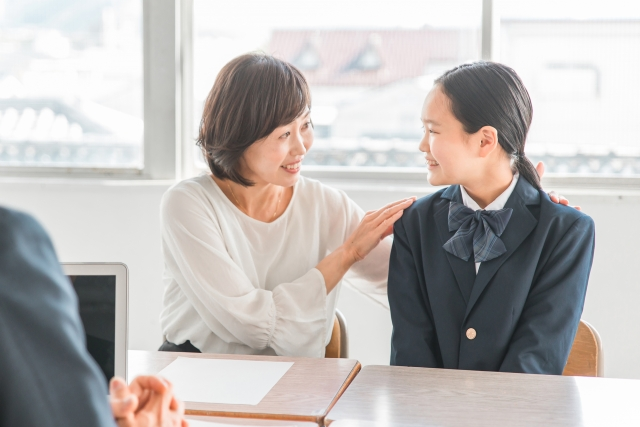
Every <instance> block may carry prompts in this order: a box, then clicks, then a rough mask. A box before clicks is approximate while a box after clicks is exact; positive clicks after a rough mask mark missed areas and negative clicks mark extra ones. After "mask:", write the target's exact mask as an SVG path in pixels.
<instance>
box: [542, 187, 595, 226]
mask: <svg viewBox="0 0 640 427" xmlns="http://www.w3.org/2000/svg"><path fill="white" fill-rule="evenodd" d="M538 221H539V222H540V223H548V224H549V225H550V226H553V227H554V228H556V229H558V231H560V230H562V229H568V228H570V227H572V226H574V225H576V224H580V225H583V226H586V227H588V228H593V226H594V221H593V219H592V218H591V217H590V216H589V215H587V214H586V213H584V212H582V211H579V210H577V209H575V208H574V207H572V206H565V205H561V204H559V203H555V202H553V201H551V199H550V198H549V195H548V194H547V193H545V192H544V191H542V190H541V191H540V216H539V218H538Z"/></svg>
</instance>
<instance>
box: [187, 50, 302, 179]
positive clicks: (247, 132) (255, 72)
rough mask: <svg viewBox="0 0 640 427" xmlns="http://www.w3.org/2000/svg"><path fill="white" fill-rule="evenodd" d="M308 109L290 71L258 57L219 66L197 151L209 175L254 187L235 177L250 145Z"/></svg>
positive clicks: (274, 60)
mask: <svg viewBox="0 0 640 427" xmlns="http://www.w3.org/2000/svg"><path fill="white" fill-rule="evenodd" d="M307 107H309V108H311V94H310V92H309V86H308V85H307V81H306V80H305V78H304V76H303V75H302V73H301V72H300V71H299V70H298V69H297V68H296V67H294V66H293V65H291V64H289V63H287V62H285V61H282V60H280V59H277V58H274V57H273V56H270V55H265V54H262V53H250V54H246V55H242V56H239V57H237V58H235V59H233V60H232V61H231V62H229V63H228V64H227V65H225V66H224V67H223V68H222V70H220V73H219V74H218V77H216V81H215V83H214V84H213V88H212V89H211V92H209V96H208V97H207V100H206V102H205V105H204V111H203V113H202V121H201V122H200V131H199V134H198V140H197V143H198V145H199V146H200V147H201V148H202V152H203V154H204V157H205V159H206V161H207V163H208V164H209V169H211V173H213V175H214V176H215V177H217V178H220V179H229V180H231V181H233V182H236V183H238V184H241V185H244V186H251V185H253V184H254V183H253V182H251V181H250V180H248V179H246V178H244V177H243V176H242V175H241V174H240V173H239V171H238V169H239V167H238V166H239V162H240V159H241V158H242V155H243V154H244V152H245V150H246V149H247V148H249V146H250V145H251V144H253V143H254V142H256V141H259V140H261V139H263V138H265V137H267V136H269V135H270V134H271V132H273V131H274V130H275V129H276V128H278V127H280V126H283V125H286V124H288V123H291V122H292V121H294V120H295V119H296V118H297V117H299V116H300V115H301V114H302V113H303V112H304V111H305V109H306V108H307Z"/></svg>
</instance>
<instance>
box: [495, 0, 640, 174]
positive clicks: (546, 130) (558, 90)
mask: <svg viewBox="0 0 640 427" xmlns="http://www.w3.org/2000/svg"><path fill="white" fill-rule="evenodd" d="M499 10H500V15H501V19H500V29H501V31H500V54H499V58H498V59H499V61H500V62H503V63H505V64H508V65H510V66H511V67H513V68H514V69H515V70H516V71H517V72H518V73H519V74H520V76H521V77H522V79H523V80H524V82H525V85H526V86H527V88H528V89H529V92H530V94H531V98H532V101H533V106H534V115H533V123H532V126H531V130H530V134H529V139H528V141H527V152H528V154H529V156H530V157H531V158H532V160H534V161H538V160H543V161H544V162H545V163H546V165H547V170H548V171H549V172H552V173H554V172H555V173H561V174H579V175H596V176H603V175H613V176H632V175H638V174H640V135H638V132H637V130H636V128H637V123H638V118H639V117H640V79H638V77H637V76H638V73H639V71H640V4H639V3H638V2H629V1H622V0H612V1H607V2H604V1H602V2H584V1H573V0H564V1H559V2H558V1H549V0H544V1H536V2H531V1H526V0H510V1H503V2H500V9H499Z"/></svg>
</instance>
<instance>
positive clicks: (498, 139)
mask: <svg viewBox="0 0 640 427" xmlns="http://www.w3.org/2000/svg"><path fill="white" fill-rule="evenodd" d="M531 119H532V105H531V100H530V98H529V94H528V93H527V90H526V88H525V87H524V85H523V83H522V81H521V80H520V78H519V77H518V75H517V74H516V73H515V71H513V70H512V69H511V68H509V67H506V66H504V65H501V64H497V63H491V62H478V63H473V64H465V65H462V66H459V67H457V68H454V69H453V70H450V71H448V72H446V73H445V74H444V75H443V76H442V77H440V78H439V79H438V80H436V83H435V85H434V88H433V89H432V91H431V92H430V94H429V95H428V96H427V99H426V100H425V104H424V108H423V113H422V120H423V122H424V126H425V130H426V132H425V137H424V139H423V140H422V142H421V144H420V149H421V151H423V152H424V153H425V157H426V160H427V163H428V165H429V182H430V183H431V184H433V185H450V186H449V187H447V188H445V189H442V190H440V191H438V192H436V193H434V194H431V195H429V196H426V197H424V198H422V199H420V200H418V201H416V202H415V203H414V204H413V205H412V206H411V207H410V208H408V209H407V210H406V211H405V213H404V215H403V217H402V218H401V219H400V220H399V221H398V222H396V224H395V226H394V243H393V248H392V251H391V259H390V266H389V282H388V295H389V304H390V309H391V318H392V322H393V335H392V340H391V343H392V348H391V364H392V365H402V366H422V367H432V368H448V369H468V370H482V371H505V372H523V373H538V374H556V375H559V374H562V371H563V369H564V366H565V364H566V361H567V358H568V356H569V351H570V350H571V345H572V343H573V339H574V336H575V333H576V330H577V327H578V324H579V321H580V316H581V313H582V308H583V304H584V298H585V294H586V290H587V282H588V279H589V273H590V270H591V264H592V261H593V253H594V246H595V226H594V223H593V220H592V219H591V218H590V217H588V216H587V215H585V214H583V213H581V212H579V211H578V210H576V209H572V208H569V207H567V206H563V205H561V204H556V203H554V202H552V201H551V200H550V199H549V196H548V195H547V194H546V193H545V192H544V191H542V189H541V186H540V182H539V177H538V175H537V173H536V170H535V169H534V167H533V165H532V164H531V162H530V161H529V160H528V159H527V158H526V156H525V154H524V146H525V140H526V136H527V132H528V129H529V126H530V124H531Z"/></svg>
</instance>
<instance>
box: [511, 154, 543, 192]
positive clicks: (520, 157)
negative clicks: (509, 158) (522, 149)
mask: <svg viewBox="0 0 640 427" xmlns="http://www.w3.org/2000/svg"><path fill="white" fill-rule="evenodd" d="M514 165H515V168H516V170H517V171H518V173H519V174H520V176H521V177H523V178H524V179H526V180H527V181H529V183H531V185H533V186H534V187H536V188H537V189H538V190H540V189H541V188H542V186H541V184H540V176H539V175H538V171H537V170H536V168H535V166H533V163H531V160H529V159H528V158H527V156H525V154H524V153H522V154H517V155H516V158H515V161H514Z"/></svg>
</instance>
